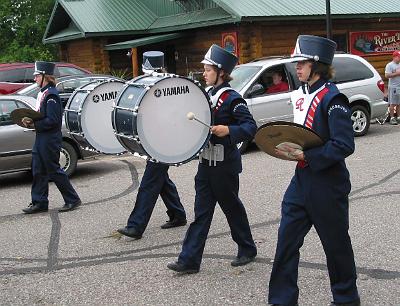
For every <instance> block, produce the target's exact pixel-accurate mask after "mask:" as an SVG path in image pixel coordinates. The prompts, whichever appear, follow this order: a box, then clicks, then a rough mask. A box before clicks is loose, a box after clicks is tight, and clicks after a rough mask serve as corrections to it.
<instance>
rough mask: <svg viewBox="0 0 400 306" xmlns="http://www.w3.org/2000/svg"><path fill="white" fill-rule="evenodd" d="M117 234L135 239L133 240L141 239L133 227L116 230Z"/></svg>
mask: <svg viewBox="0 0 400 306" xmlns="http://www.w3.org/2000/svg"><path fill="white" fill-rule="evenodd" d="M117 232H118V233H120V234H122V235H124V236H128V237H131V238H135V239H140V238H142V234H140V233H139V232H138V231H137V230H136V229H135V228H133V227H123V228H119V229H117Z"/></svg>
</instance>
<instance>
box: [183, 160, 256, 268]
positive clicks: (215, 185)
mask: <svg viewBox="0 0 400 306" xmlns="http://www.w3.org/2000/svg"><path fill="white" fill-rule="evenodd" d="M195 189H196V198H195V204H194V213H195V220H194V221H193V222H192V223H191V224H190V226H189V229H188V231H187V232H186V236H185V240H184V241H183V246H182V251H181V253H180V255H179V258H178V262H180V263H182V264H184V265H185V266H187V267H192V268H196V269H198V268H199V267H200V264H201V260H202V256H203V252H204V247H205V243H206V239H207V235H208V232H209V229H210V226H211V221H212V218H213V215H214V210H215V205H216V203H217V202H218V203H219V205H220V207H221V209H222V211H223V213H224V214H225V216H226V219H227V221H228V224H229V227H230V230H231V235H232V239H233V240H234V241H235V242H236V243H237V245H238V253H237V256H238V257H241V256H255V255H256V254H257V249H256V246H255V243H254V240H253V237H252V235H251V231H250V226H249V221H248V219H247V214H246V209H245V208H244V205H243V203H242V202H241V201H240V199H239V196H238V193H239V175H238V174H237V173H232V171H230V169H229V167H227V168H226V169H223V168H220V167H209V166H206V165H202V164H199V168H198V172H197V174H196V177H195Z"/></svg>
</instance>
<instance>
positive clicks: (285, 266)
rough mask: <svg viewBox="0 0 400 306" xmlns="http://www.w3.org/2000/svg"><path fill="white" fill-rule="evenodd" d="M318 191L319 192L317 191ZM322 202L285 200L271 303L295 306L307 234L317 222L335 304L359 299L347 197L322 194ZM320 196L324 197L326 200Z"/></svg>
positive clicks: (271, 281)
mask: <svg viewBox="0 0 400 306" xmlns="http://www.w3.org/2000/svg"><path fill="white" fill-rule="evenodd" d="M315 193H318V191H315ZM319 199H320V201H318V202H317V201H315V199H314V201H312V199H310V200H311V201H310V202H308V203H307V204H296V203H290V202H285V201H283V203H282V219H281V224H280V226H279V232H278V244H277V247H276V253H275V259H274V265H273V268H272V273H271V278H270V282H269V297H268V302H269V303H270V304H280V305H286V306H291V305H296V304H297V300H298V296H299V288H298V287H297V278H298V265H299V258H300V252H299V249H300V248H301V246H302V245H303V242H304V237H305V236H306V234H307V233H308V231H309V230H310V229H311V226H312V225H314V227H315V229H316V231H317V233H318V236H319V238H320V240H321V242H322V246H323V248H324V251H325V254H326V259H327V266H328V272H329V279H330V284H331V291H332V295H333V299H334V301H335V302H336V303H348V302H351V301H355V300H357V299H358V298H359V296H358V292H357V286H356V278H357V275H356V268H355V263H354V255H353V249H352V246H351V241H350V237H349V235H348V228H349V222H348V199H347V196H343V197H342V198H341V199H340V196H336V199H335V197H332V196H330V195H328V196H327V197H323V196H322V197H321V194H319ZM321 199H324V200H323V201H322V200H321Z"/></svg>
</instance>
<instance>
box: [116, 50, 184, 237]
mask: <svg viewBox="0 0 400 306" xmlns="http://www.w3.org/2000/svg"><path fill="white" fill-rule="evenodd" d="M163 67H164V53H162V52H160V51H148V52H145V53H143V65H142V69H143V72H144V73H146V74H151V73H153V72H156V71H162V70H163ZM168 169H169V166H168V165H165V164H161V163H155V162H152V161H147V163H146V169H145V171H144V174H143V178H142V181H141V182H140V186H139V191H138V194H137V196H136V202H135V207H134V208H133V210H132V212H131V214H130V216H129V218H128V222H127V225H126V226H125V227H123V228H120V229H118V230H117V231H118V232H119V233H121V234H122V235H125V236H128V237H131V238H135V239H140V238H142V235H143V232H144V231H145V229H146V227H147V224H148V223H149V221H150V217H151V214H152V212H153V209H154V206H155V205H156V202H157V198H158V196H159V195H160V196H161V198H162V200H163V202H164V204H165V206H166V207H167V215H168V216H169V220H168V221H167V222H166V223H165V224H163V225H161V228H162V229H168V228H173V227H177V226H184V225H186V212H185V209H184V208H183V205H182V203H181V200H180V198H179V194H178V191H177V189H176V186H175V184H174V182H172V181H171V179H170V178H169V176H168Z"/></svg>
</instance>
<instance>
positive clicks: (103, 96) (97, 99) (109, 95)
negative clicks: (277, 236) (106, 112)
mask: <svg viewBox="0 0 400 306" xmlns="http://www.w3.org/2000/svg"><path fill="white" fill-rule="evenodd" d="M117 95H118V91H112V92H105V93H102V94H100V95H93V102H94V103H99V102H100V101H102V102H103V101H109V100H115V98H116V97H117Z"/></svg>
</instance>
